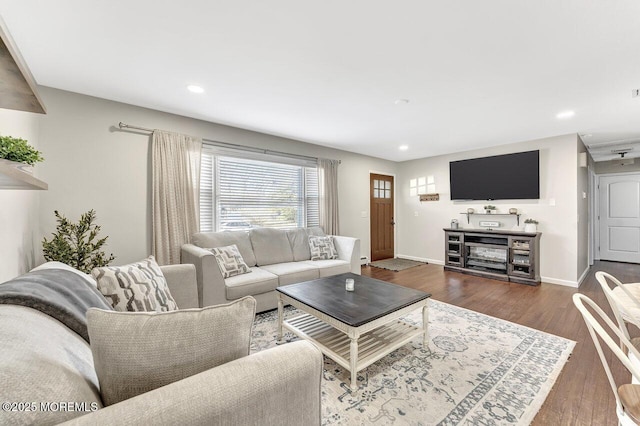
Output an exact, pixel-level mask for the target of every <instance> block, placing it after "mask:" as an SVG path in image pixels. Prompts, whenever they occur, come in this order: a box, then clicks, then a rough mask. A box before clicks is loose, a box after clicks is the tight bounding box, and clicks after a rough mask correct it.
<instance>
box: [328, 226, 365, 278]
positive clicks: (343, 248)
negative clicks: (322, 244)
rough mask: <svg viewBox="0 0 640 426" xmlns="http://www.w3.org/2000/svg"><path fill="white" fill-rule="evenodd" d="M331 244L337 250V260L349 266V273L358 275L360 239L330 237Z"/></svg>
mask: <svg viewBox="0 0 640 426" xmlns="http://www.w3.org/2000/svg"><path fill="white" fill-rule="evenodd" d="M332 237H333V244H334V245H335V246H336V250H338V259H340V260H346V261H347V262H349V263H350V264H351V272H352V273H354V274H357V275H360V239H359V238H352V237H342V236H339V235H332Z"/></svg>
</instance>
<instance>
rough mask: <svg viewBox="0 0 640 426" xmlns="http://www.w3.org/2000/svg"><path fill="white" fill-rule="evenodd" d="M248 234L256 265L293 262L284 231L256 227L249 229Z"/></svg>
mask: <svg viewBox="0 0 640 426" xmlns="http://www.w3.org/2000/svg"><path fill="white" fill-rule="evenodd" d="M250 236H251V245H252V246H253V252H254V253H255V255H256V263H257V265H258V266H263V265H272V264H274V263H283V262H293V251H292V250H291V245H290V244H289V239H288V238H287V232H286V231H284V230H282V229H273V228H257V229H252V230H251V233H250Z"/></svg>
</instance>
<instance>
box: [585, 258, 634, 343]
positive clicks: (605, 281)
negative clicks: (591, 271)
mask: <svg viewBox="0 0 640 426" xmlns="http://www.w3.org/2000/svg"><path fill="white" fill-rule="evenodd" d="M596 280H598V282H599V283H600V286H601V287H602V290H603V291H604V295H605V296H606V297H607V301H608V302H609V306H611V310H612V311H613V315H614V316H615V318H616V321H617V322H618V328H620V331H622V333H623V334H624V336H625V337H626V338H627V340H630V337H629V331H628V330H627V326H626V325H625V319H624V316H623V312H625V311H626V310H625V309H623V308H621V306H620V305H621V304H622V301H621V300H620V299H619V298H618V297H616V295H615V294H614V293H613V288H615V287H616V286H617V287H620V289H621V290H622V292H623V293H624V294H625V295H626V296H627V297H628V298H629V300H630V301H631V302H632V303H634V304H635V305H636V307H637V308H638V309H640V302H639V301H638V299H636V298H635V297H634V296H633V295H632V294H631V292H630V291H629V290H628V289H627V288H625V285H624V284H622V283H621V282H620V280H618V279H617V278H616V277H614V276H613V275H611V274H609V273H607V272H603V271H598V272H596ZM609 281H610V282H611V283H613V288H611V286H610V285H609ZM627 321H628V322H633V323H634V324H636V325H638V324H640V318H638V319H637V320H635V321H629V318H627Z"/></svg>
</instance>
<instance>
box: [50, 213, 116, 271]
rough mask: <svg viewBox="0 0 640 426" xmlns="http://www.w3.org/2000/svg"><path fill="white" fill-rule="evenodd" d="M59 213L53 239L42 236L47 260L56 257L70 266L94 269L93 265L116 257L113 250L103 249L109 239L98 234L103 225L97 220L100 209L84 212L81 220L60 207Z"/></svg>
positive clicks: (85, 269) (83, 269)
mask: <svg viewBox="0 0 640 426" xmlns="http://www.w3.org/2000/svg"><path fill="white" fill-rule="evenodd" d="M54 214H55V215H56V222H58V225H57V226H56V231H57V232H55V233H53V234H52V236H53V237H52V238H51V240H50V241H49V240H47V239H46V238H44V239H43V240H42V251H43V252H44V258H45V259H46V260H56V261H58V262H62V263H66V264H67V265H69V266H73V267H74V268H76V269H78V270H80V271H82V272H85V273H87V274H88V273H90V272H91V270H92V269H93V268H99V267H101V266H107V265H109V263H111V261H112V260H114V259H115V257H114V256H113V254H110V255H109V256H107V255H106V254H105V252H103V251H101V250H100V249H101V248H102V246H104V245H105V243H106V242H107V238H109V237H104V238H98V234H99V233H100V226H99V225H96V224H94V223H93V221H94V220H95V219H96V212H95V211H94V210H93V209H92V210H89V211H88V212H86V213H83V214H82V216H80V221H79V222H78V223H73V222H70V221H69V220H68V219H67V218H66V217H64V216H62V215H61V214H60V213H58V211H57V210H56V211H54Z"/></svg>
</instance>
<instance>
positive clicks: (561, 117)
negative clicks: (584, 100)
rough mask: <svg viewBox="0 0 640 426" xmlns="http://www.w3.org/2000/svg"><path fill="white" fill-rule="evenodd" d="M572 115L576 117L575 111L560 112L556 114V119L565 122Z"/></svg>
mask: <svg viewBox="0 0 640 426" xmlns="http://www.w3.org/2000/svg"><path fill="white" fill-rule="evenodd" d="M574 115H576V113H575V111H562V112H559V113H558V114H556V118H557V119H559V120H565V119H567V118H571V117H573V116H574Z"/></svg>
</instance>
